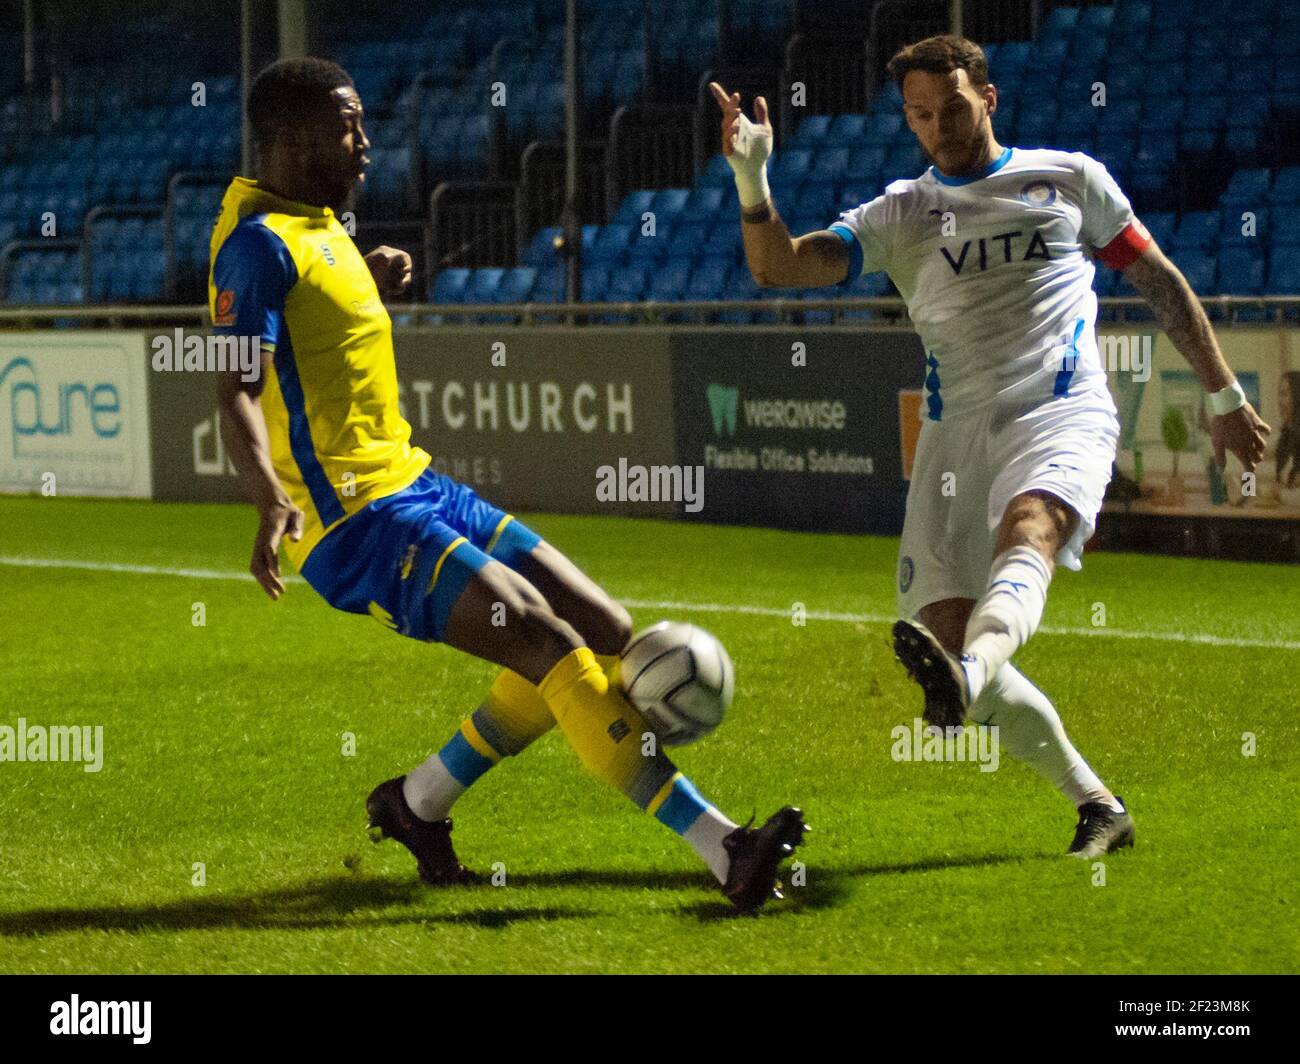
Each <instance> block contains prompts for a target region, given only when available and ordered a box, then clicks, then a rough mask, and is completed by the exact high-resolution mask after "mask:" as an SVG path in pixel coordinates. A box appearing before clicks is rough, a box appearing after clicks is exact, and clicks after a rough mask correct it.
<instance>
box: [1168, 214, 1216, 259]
mask: <svg viewBox="0 0 1300 1064" xmlns="http://www.w3.org/2000/svg"><path fill="white" fill-rule="evenodd" d="M1218 235H1219V212H1218V211H1191V212H1189V213H1187V214H1184V215H1183V216H1182V218H1181V219H1180V220H1179V222H1178V230H1177V232H1176V233H1175V234H1174V247H1176V248H1178V249H1180V250H1181V249H1184V248H1198V249H1201V250H1209V249H1213V248H1214V246H1215V243H1216V241H1217V240H1218Z"/></svg>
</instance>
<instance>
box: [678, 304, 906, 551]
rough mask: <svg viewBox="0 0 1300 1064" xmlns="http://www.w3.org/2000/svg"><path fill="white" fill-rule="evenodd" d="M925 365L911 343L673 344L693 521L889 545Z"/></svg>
mask: <svg viewBox="0 0 1300 1064" xmlns="http://www.w3.org/2000/svg"><path fill="white" fill-rule="evenodd" d="M923 366H924V356H923V352H922V348H921V342H920V340H919V339H917V337H916V336H915V335H914V334H911V333H867V332H862V333H857V334H854V333H845V332H842V331H830V330H820V331H819V330H816V329H808V328H804V329H762V330H758V329H755V330H745V329H729V330H727V331H726V332H725V333H722V332H700V333H687V334H674V337H673V395H674V398H675V405H674V412H675V414H676V428H677V456H678V461H679V462H682V463H685V464H688V465H701V466H703V468H704V484H705V499H706V502H705V505H704V507H703V508H702V509H701V510H700V511H699V512H698V513H694V514H688V515H687V516H690V517H695V518H698V519H700V520H705V521H712V522H720V523H732V524H752V525H770V526H775V527H779V528H793V529H806V530H816V531H823V532H871V533H877V534H888V535H896V534H897V533H898V532H900V531H901V530H902V527H903V506H904V499H905V496H906V490H907V484H906V481H905V480H904V469H903V450H902V445H901V441H902V440H903V439H904V436H905V434H904V432H903V431H902V424H901V419H902V418H903V417H904V416H905V415H904V411H905V410H907V409H909V404H908V403H907V402H906V399H905V398H904V400H903V401H900V393H901V392H908V391H916V390H919V389H920V387H921V379H922V370H923Z"/></svg>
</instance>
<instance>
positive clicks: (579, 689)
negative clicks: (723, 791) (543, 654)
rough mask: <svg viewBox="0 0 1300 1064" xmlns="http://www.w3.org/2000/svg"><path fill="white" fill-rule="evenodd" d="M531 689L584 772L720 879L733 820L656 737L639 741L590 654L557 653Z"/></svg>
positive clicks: (643, 726)
mask: <svg viewBox="0 0 1300 1064" xmlns="http://www.w3.org/2000/svg"><path fill="white" fill-rule="evenodd" d="M539 690H540V691H541V693H542V697H543V698H545V699H546V703H547V705H548V706H550V708H551V714H552V715H553V716H554V717H555V721H556V723H557V724H558V725H559V726H560V730H561V731H562V732H563V733H564V737H565V739H567V740H568V742H569V745H570V746H572V747H573V749H574V751H575V752H576V753H577V755H578V758H579V759H580V760H581V761H582V763H583V765H585V766H586V768H587V770H588V771H589V772H591V773H592V775H594V776H596V777H597V778H599V779H601V780H604V781H605V782H606V783H608V784H610V785H611V786H613V787H615V788H617V789H618V790H619V791H621V792H622V793H623V794H625V795H627V796H628V797H629V798H630V799H632V801H634V802H635V803H636V804H637V805H638V806H640V807H641V808H642V809H644V810H645V811H646V812H647V813H650V814H651V815H652V816H653V817H655V819H656V820H658V821H659V822H660V823H661V824H664V825H665V826H666V827H669V828H671V829H672V830H673V831H675V832H676V833H677V834H678V835H681V836H683V837H684V838H685V839H686V840H687V842H689V843H690V844H691V845H692V846H693V847H694V848H695V850H696V852H697V853H699V854H700V856H701V857H703V858H704V860H705V861H706V862H707V863H708V865H709V867H710V868H711V869H712V870H713V873H714V875H715V876H717V877H718V879H719V880H721V881H725V879H726V868H727V865H728V858H727V855H726V851H725V850H724V849H723V847H722V837H723V836H724V835H725V834H726V832H727V831H731V830H734V829H735V827H736V825H735V824H734V823H732V822H731V821H730V820H728V819H727V818H726V817H725V816H723V815H722V814H721V813H720V812H718V810H717V809H716V808H715V807H714V806H712V805H710V804H709V803H708V802H707V801H705V800H704V798H703V797H702V796H701V795H700V792H699V791H698V790H696V788H695V785H694V784H693V783H691V781H690V780H689V779H687V778H686V777H685V776H683V775H682V774H681V773H680V772H679V771H677V767H676V766H675V765H674V764H673V763H672V761H670V760H669V759H668V757H667V756H666V755H665V754H664V753H663V751H662V749H661V748H660V744H659V743H658V741H657V740H656V741H655V742H653V743H647V742H646V741H645V738H644V737H645V735H646V733H648V732H649V731H650V727H649V725H648V724H647V723H646V721H645V718H644V717H643V716H641V714H640V712H638V710H637V709H636V707H635V706H633V705H632V704H631V703H630V702H628V700H627V699H626V698H624V697H623V695H622V693H621V692H620V691H619V690H618V688H617V687H615V686H614V685H613V684H611V683H610V682H609V677H608V676H607V675H606V673H605V671H604V670H603V669H602V668H601V666H600V664H599V663H598V662H597V661H596V658H595V655H594V654H592V652H591V651H590V650H589V649H587V648H586V647H580V648H579V649H577V650H575V651H573V653H571V654H569V655H567V656H566V657H564V658H561V659H560V661H558V662H557V663H556V664H555V666H554V667H553V668H552V669H551V671H550V672H549V673H547V674H546V676H545V677H543V679H542V682H541V684H540V685H539ZM724 827H725V829H726V830H722V829H723V828H724Z"/></svg>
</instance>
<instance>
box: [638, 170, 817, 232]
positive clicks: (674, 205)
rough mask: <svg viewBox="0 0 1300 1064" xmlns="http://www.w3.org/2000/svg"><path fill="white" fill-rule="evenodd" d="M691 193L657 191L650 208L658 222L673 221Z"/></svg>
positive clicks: (685, 190)
mask: <svg viewBox="0 0 1300 1064" xmlns="http://www.w3.org/2000/svg"><path fill="white" fill-rule="evenodd" d="M784 154H786V155H789V154H791V153H790V152H785V153H784ZM805 154H806V153H805ZM690 194H691V190H690V189H688V188H665V189H660V190H659V191H658V192H656V193H655V195H654V199H653V200H652V201H651V204H650V209H651V210H652V211H654V213H655V217H656V218H657V220H658V223H659V224H660V225H662V224H663V223H664V222H666V221H671V220H672V219H673V218H676V217H677V215H679V214H681V212H682V209H683V208H684V207H685V206H686V200H687V198H688V197H689V196H690Z"/></svg>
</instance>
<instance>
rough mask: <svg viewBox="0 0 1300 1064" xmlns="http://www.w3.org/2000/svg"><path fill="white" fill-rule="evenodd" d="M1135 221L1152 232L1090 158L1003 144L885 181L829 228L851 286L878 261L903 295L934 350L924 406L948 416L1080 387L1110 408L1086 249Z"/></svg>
mask: <svg viewBox="0 0 1300 1064" xmlns="http://www.w3.org/2000/svg"><path fill="white" fill-rule="evenodd" d="M1130 225H1134V226H1135V227H1136V229H1137V230H1138V232H1139V233H1141V234H1142V236H1143V237H1145V236H1146V234H1145V231H1144V230H1143V229H1142V226H1141V223H1140V222H1137V220H1136V219H1135V218H1134V216H1133V209H1132V207H1131V206H1130V205H1129V201H1128V198H1127V197H1126V196H1125V195H1124V193H1123V192H1121V191H1120V188H1119V186H1118V185H1117V184H1116V183H1115V181H1114V179H1113V178H1112V177H1111V176H1110V174H1109V173H1108V172H1107V170H1106V168H1105V166H1103V165H1102V164H1101V163H1099V162H1098V161H1097V160H1096V159H1093V158H1090V157H1089V156H1087V155H1084V154H1083V153H1082V152H1064V151H1053V150H1050V149H1039V148H1033V149H1026V148H1007V149H1006V150H1005V151H1004V152H1003V153H1002V155H1001V156H1000V157H999V158H998V159H997V160H996V161H994V162H993V163H992V164H991V165H990V166H989V167H988V168H987V169H986V170H985V171H984V172H983V173H982V174H980V175H977V176H974V177H967V178H953V177H947V176H945V175H943V174H941V173H939V172H938V171H936V170H935V168H934V167H933V166H932V167H930V168H929V169H928V170H926V172H925V173H924V174H922V175H921V176H920V177H918V178H915V179H914V180H910V181H894V182H891V183H890V184H889V185H888V186H887V187H886V189H885V192H884V194H883V195H881V196H877V197H876V198H875V199H873V200H872V201H871V202H870V203H864V204H863V205H862V206H860V207H856V208H854V209H853V210H850V211H845V212H844V213H843V214H841V215H840V217H839V220H838V221H836V222H834V223H833V224H832V225H831V226H830V229H831V231H832V232H836V233H838V235H839V236H840V237H841V239H843V240H844V241H845V243H846V244H848V245H849V248H850V253H851V256H850V257H851V260H852V261H851V264H850V268H849V278H848V279H847V280H846V283H847V282H848V280H852V279H853V278H855V277H856V276H858V275H859V273H871V272H873V271H876V270H884V271H885V272H886V273H888V274H889V276H890V279H891V280H893V282H894V284H895V285H896V286H897V288H898V290H899V292H900V293H902V296H903V298H904V299H905V300H906V301H907V309H908V313H909V314H910V316H911V319H912V323H913V324H914V325H915V327H916V331H917V332H918V333H919V334H920V337H921V340H922V342H923V343H924V344H925V349H926V380H925V401H926V403H925V413H926V416H928V417H929V418H930V419H931V420H934V421H940V420H944V419H946V418H949V417H951V416H952V415H954V414H958V413H965V412H968V411H972V410H976V409H979V408H981V407H984V406H987V405H988V404H990V403H993V402H995V401H1002V400H1006V401H1008V402H1013V403H1016V404H1018V405H1032V404H1033V403H1035V402H1039V401H1044V400H1046V399H1049V398H1051V397H1052V396H1054V395H1078V394H1081V393H1083V392H1085V391H1090V392H1094V393H1095V394H1097V396H1098V398H1099V400H1100V401H1101V402H1103V404H1105V405H1107V406H1108V407H1109V409H1111V410H1113V409H1114V405H1113V403H1112V402H1111V399H1110V394H1109V392H1108V390H1107V388H1106V379H1105V372H1104V370H1103V368H1102V366H1101V360H1100V357H1099V355H1098V352H1097V342H1096V336H1095V327H1096V321H1097V297H1096V294H1095V293H1094V292H1093V290H1092V280H1093V274H1094V266H1093V261H1092V257H1091V254H1090V253H1089V250H1088V249H1099V248H1104V247H1105V246H1106V245H1107V244H1110V243H1111V241H1112V240H1114V239H1115V238H1116V237H1117V236H1119V235H1120V234H1121V233H1122V232H1123V231H1124V230H1125V229H1126V228H1128V227H1129V226H1130ZM1147 239H1149V238H1147ZM858 249H861V269H860V270H855V266H856V263H857V258H858V256H857V254H856V252H857V250H858Z"/></svg>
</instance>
